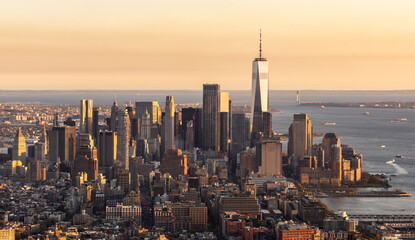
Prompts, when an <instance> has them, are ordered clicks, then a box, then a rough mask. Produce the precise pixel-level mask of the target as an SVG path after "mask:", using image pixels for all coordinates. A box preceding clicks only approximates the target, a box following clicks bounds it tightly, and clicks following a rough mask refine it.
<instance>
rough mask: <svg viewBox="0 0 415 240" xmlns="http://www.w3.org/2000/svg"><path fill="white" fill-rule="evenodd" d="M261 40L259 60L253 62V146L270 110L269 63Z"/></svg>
mask: <svg viewBox="0 0 415 240" xmlns="http://www.w3.org/2000/svg"><path fill="white" fill-rule="evenodd" d="M261 40H262V39H261V34H260V40H259V58H255V60H254V61H253V62H252V91H251V98H252V99H251V146H253V145H254V144H255V140H258V136H257V135H258V134H259V133H261V132H263V125H262V124H263V112H268V109H269V79H268V61H267V59H266V58H263V57H262V41H261Z"/></svg>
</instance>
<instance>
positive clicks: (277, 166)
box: [256, 138, 282, 176]
mask: <svg viewBox="0 0 415 240" xmlns="http://www.w3.org/2000/svg"><path fill="white" fill-rule="evenodd" d="M256 156H257V157H256V158H257V168H258V169H257V172H258V173H259V174H261V175H262V176H281V175H282V144H281V142H280V140H279V139H273V138H270V139H261V140H260V141H259V143H258V144H257V148H256Z"/></svg>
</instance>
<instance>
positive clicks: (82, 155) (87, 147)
mask: <svg viewBox="0 0 415 240" xmlns="http://www.w3.org/2000/svg"><path fill="white" fill-rule="evenodd" d="M76 150H77V152H76V157H75V161H74V165H73V167H72V180H73V181H75V178H76V176H78V174H80V173H82V172H85V173H86V174H87V178H88V180H90V181H94V180H96V179H97V177H98V158H97V148H96V147H95V146H94V140H93V139H92V137H91V135H89V134H82V133H81V134H79V135H78V139H77V149H76Z"/></svg>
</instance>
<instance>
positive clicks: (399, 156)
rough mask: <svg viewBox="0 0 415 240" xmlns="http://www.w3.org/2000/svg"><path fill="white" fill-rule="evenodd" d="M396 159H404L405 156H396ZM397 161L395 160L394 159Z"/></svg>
mask: <svg viewBox="0 0 415 240" xmlns="http://www.w3.org/2000/svg"><path fill="white" fill-rule="evenodd" d="M395 157H396V158H404V156H402V155H396V156H395ZM394 160H395V159H394Z"/></svg>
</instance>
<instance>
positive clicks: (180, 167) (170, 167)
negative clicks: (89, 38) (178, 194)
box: [160, 149, 187, 177]
mask: <svg viewBox="0 0 415 240" xmlns="http://www.w3.org/2000/svg"><path fill="white" fill-rule="evenodd" d="M160 172H161V173H163V174H164V173H170V175H172V176H173V177H179V176H180V175H187V156H186V155H183V154H182V151H181V150H180V149H168V150H167V151H166V153H165V154H164V156H163V160H162V161H161V165H160Z"/></svg>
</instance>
